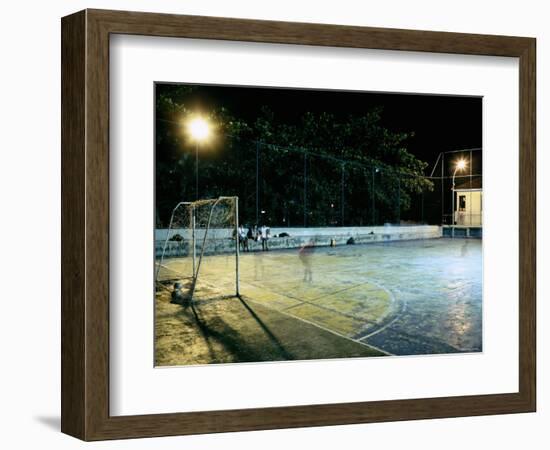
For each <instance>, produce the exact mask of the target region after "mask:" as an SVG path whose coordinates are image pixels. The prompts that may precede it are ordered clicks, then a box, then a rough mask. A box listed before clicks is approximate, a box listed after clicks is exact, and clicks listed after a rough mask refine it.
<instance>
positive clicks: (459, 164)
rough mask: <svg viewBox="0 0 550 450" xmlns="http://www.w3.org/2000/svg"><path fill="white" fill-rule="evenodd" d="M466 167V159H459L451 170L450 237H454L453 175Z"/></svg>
mask: <svg viewBox="0 0 550 450" xmlns="http://www.w3.org/2000/svg"><path fill="white" fill-rule="evenodd" d="M465 167H466V160H464V159H459V160H458V161H457V162H456V163H455V171H454V172H453V189H452V191H453V197H452V201H451V237H453V238H454V237H455V177H456V173H457V172H458V171H459V170H464V168H465Z"/></svg>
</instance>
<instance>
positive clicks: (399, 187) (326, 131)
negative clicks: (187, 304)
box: [156, 85, 433, 226]
mask: <svg viewBox="0 0 550 450" xmlns="http://www.w3.org/2000/svg"><path fill="white" fill-rule="evenodd" d="M192 92H193V88H192V87H188V86H171V85H159V86H157V99H156V107H157V109H156V114H157V117H156V200H157V203H156V206H157V222H158V225H159V226H162V225H166V223H167V221H168V219H169V216H170V211H171V209H172V208H173V206H174V205H175V204H176V203H177V202H178V201H182V200H194V199H195V196H196V194H195V152H196V151H197V150H198V151H199V197H200V198H213V197H217V196H220V195H237V196H238V197H239V209H240V216H241V221H242V222H244V223H248V224H253V223H255V222H256V221H258V222H266V223H269V224H270V225H271V226H285V225H289V226H303V225H304V224H306V225H307V226H334V225H367V224H372V223H373V222H374V223H377V224H379V223H384V222H395V221H397V220H399V219H400V218H402V217H403V213H406V212H407V211H409V210H410V209H411V199H412V198H413V197H414V196H417V195H418V194H420V193H422V192H424V191H427V190H431V189H432V188H433V186H432V183H431V182H430V181H429V180H428V179H427V178H426V177H425V175H424V170H425V168H426V166H427V163H425V162H423V161H421V160H419V159H418V158H416V157H415V156H414V155H413V154H412V153H410V152H408V151H407V141H408V139H410V138H411V137H412V136H413V133H403V132H394V131H390V130H388V129H387V128H385V127H383V126H382V125H381V115H382V113H383V111H382V109H381V108H377V109H371V110H368V111H367V112H366V113H365V114H363V115H350V116H349V117H347V118H346V119H341V118H340V119H339V118H337V117H335V116H334V115H332V114H330V113H328V112H325V113H320V114H314V113H306V114H304V115H303V116H302V117H301V119H300V120H299V121H298V122H296V123H287V122H286V121H285V120H284V117H276V116H275V114H274V113H273V112H272V111H270V110H269V108H268V107H267V106H265V107H263V108H262V109H261V112H260V113H259V114H258V116H257V117H256V118H255V119H254V120H252V121H245V120H244V119H242V118H239V117H236V116H235V115H233V114H232V113H231V112H230V111H228V110H227V109H225V108H223V107H220V108H216V109H211V110H209V111H208V112H207V113H203V114H202V116H203V117H204V118H205V119H207V120H208V121H209V123H210V125H211V137H210V138H209V139H208V140H207V141H206V142H204V143H201V144H199V145H200V147H199V148H198V149H197V143H195V142H194V141H193V140H192V139H191V137H190V136H189V135H188V133H187V132H186V129H185V124H186V123H187V122H188V121H189V119H190V118H191V117H192V116H193V115H194V114H196V111H195V110H191V109H190V107H189V105H187V98H188V96H189V94H190V93H192ZM327 109H328V108H327ZM257 168H258V178H256V171H257ZM256 202H257V203H258V210H257V209H256ZM373 204H374V209H373Z"/></svg>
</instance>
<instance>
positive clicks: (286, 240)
mask: <svg viewBox="0 0 550 450" xmlns="http://www.w3.org/2000/svg"><path fill="white" fill-rule="evenodd" d="M176 232H177V233H178V234H180V235H181V236H182V237H183V238H184V240H183V241H168V244H167V246H166V253H165V256H168V257H170V256H187V255H189V254H190V252H191V251H192V248H191V245H190V240H189V237H190V236H189V231H188V230H177V231H176ZM281 233H287V234H288V235H289V236H288V237H275V236H278V235H279V234H281ZM166 234H167V230H165V229H159V230H155V253H156V255H157V256H160V255H161V254H162V248H163V245H164V242H165V239H166ZM212 236H216V238H214V239H209V240H208V242H207V247H206V249H205V253H206V254H216V253H228V252H233V251H234V249H235V241H234V239H232V238H231V232H230V231H225V230H224V231H223V232H221V231H220V230H212ZM217 236H220V237H219V238H218V237H217ZM441 236H442V231H441V227H439V226H437V225H414V226H391V225H387V226H379V227H326V228H272V229H271V238H270V239H269V241H268V245H269V248H270V249H286V248H299V247H301V246H302V245H304V244H306V243H308V242H309V241H311V240H313V241H314V242H315V245H317V246H329V245H330V243H331V240H334V242H335V245H346V243H347V242H348V240H349V239H350V238H353V240H354V241H355V243H356V244H368V243H374V242H386V241H405V240H414V239H433V238H439V237H441ZM200 237H201V236H200V234H199V233H197V252H200V244H201V242H202V241H201V239H200ZM249 249H250V250H251V251H260V250H261V249H262V245H261V243H260V242H256V241H250V240H249Z"/></svg>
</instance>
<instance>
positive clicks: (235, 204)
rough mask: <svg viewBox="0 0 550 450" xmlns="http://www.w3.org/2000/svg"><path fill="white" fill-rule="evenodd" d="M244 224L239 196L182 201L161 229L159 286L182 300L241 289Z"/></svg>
mask: <svg viewBox="0 0 550 450" xmlns="http://www.w3.org/2000/svg"><path fill="white" fill-rule="evenodd" d="M238 228H239V199H238V197H218V198H216V199H208V200H197V201H194V202H180V203H178V204H177V205H176V207H175V208H174V209H173V211H172V215H171V217H170V224H169V226H168V229H165V230H157V236H156V244H155V253H156V255H155V281H156V284H157V288H160V289H162V288H166V289H169V290H171V291H172V297H173V299H174V300H175V301H176V302H184V301H191V300H194V299H202V298H205V299H206V298H216V297H224V296H234V295H239V239H238ZM178 300H179V301H178Z"/></svg>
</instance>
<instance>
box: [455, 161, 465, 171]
mask: <svg viewBox="0 0 550 450" xmlns="http://www.w3.org/2000/svg"><path fill="white" fill-rule="evenodd" d="M465 167H466V160H465V159H459V160H458V161H457V162H456V168H457V169H458V170H463V169H464V168H465Z"/></svg>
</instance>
